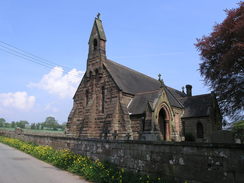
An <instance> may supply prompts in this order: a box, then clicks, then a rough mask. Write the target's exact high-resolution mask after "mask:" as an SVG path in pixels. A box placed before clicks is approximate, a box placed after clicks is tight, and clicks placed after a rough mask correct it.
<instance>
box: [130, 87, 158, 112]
mask: <svg viewBox="0 0 244 183" xmlns="http://www.w3.org/2000/svg"><path fill="white" fill-rule="evenodd" d="M160 93H161V90H155V91H151V92H147V93H141V94H137V95H135V97H134V98H133V99H132V101H131V103H130V104H129V107H128V110H129V113H130V114H133V115H136V114H143V113H144V112H145V111H146V108H147V105H148V104H149V105H151V104H152V103H153V102H154V100H155V99H156V98H158V97H159V95H160ZM151 107H152V106H151Z"/></svg>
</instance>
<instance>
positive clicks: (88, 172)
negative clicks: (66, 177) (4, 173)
mask: <svg viewBox="0 0 244 183" xmlns="http://www.w3.org/2000/svg"><path fill="white" fill-rule="evenodd" d="M0 142H1V143H4V144H7V145H9V146H11V147H14V148H16V149H19V150H21V151H23V152H25V153H28V154H30V155H32V156H34V157H36V158H38V159H40V160H43V161H46V162H48V163H50V164H52V165H54V166H56V167H58V168H61V169H64V170H68V171H69V172H72V173H75V174H77V175H80V176H83V177H84V178H86V179H87V180H89V181H93V182H96V183H130V182H131V183H165V181H164V180H162V179H161V178H157V177H151V176H148V175H140V174H135V173H131V172H127V171H125V170H124V169H123V168H117V167H116V166H114V165H112V164H109V163H106V162H101V161H99V160H96V161H94V160H92V159H90V158H88V157H85V156H81V155H79V154H74V153H73V152H71V151H70V150H67V149H64V150H55V149H53V148H52V147H50V146H40V145H35V144H32V143H27V142H23V141H21V140H18V139H13V138H8V137H3V136H0Z"/></svg>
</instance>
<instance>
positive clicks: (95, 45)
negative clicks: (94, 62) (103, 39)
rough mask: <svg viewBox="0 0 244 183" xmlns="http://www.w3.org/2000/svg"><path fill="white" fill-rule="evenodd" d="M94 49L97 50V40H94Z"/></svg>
mask: <svg viewBox="0 0 244 183" xmlns="http://www.w3.org/2000/svg"><path fill="white" fill-rule="evenodd" d="M93 49H94V50H96V49H97V39H94V40H93Z"/></svg>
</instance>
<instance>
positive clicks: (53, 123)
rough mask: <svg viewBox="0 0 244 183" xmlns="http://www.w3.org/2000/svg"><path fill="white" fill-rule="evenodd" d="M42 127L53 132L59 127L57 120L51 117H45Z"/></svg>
mask: <svg viewBox="0 0 244 183" xmlns="http://www.w3.org/2000/svg"><path fill="white" fill-rule="evenodd" d="M42 125H43V126H44V127H46V128H49V129H53V130H56V129H57V128H58V127H59V124H58V122H57V120H56V119H55V118H54V117H52V116H49V117H47V118H46V120H45V122H44V123H43V124H42Z"/></svg>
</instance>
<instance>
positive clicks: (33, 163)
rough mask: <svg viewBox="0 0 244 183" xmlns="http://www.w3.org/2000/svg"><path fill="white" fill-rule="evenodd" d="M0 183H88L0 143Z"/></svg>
mask: <svg viewBox="0 0 244 183" xmlns="http://www.w3.org/2000/svg"><path fill="white" fill-rule="evenodd" d="M0 183H89V182H88V181H86V180H83V179H82V178H80V177H79V176H76V175H73V174H71V173H69V172H66V171H63V170H60V169H58V168H56V167H54V166H52V165H49V164H48V163H45V162H43V161H40V160H38V159H36V158H33V157H32V156H30V155H28V154H25V153H23V152H21V151H18V150H16V149H14V148H12V147H9V146H7V145H5V144H1V143H0Z"/></svg>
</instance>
